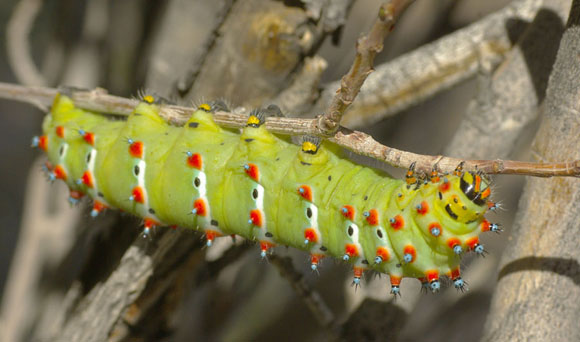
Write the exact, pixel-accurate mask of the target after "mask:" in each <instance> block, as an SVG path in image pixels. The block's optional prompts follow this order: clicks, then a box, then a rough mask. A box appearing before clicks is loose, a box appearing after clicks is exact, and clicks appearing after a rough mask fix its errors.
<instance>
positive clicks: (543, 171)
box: [0, 82, 580, 177]
mask: <svg viewBox="0 0 580 342" xmlns="http://www.w3.org/2000/svg"><path fill="white" fill-rule="evenodd" d="M57 93H58V90H57V89H54V88H43V87H26V86H21V85H15V84H9V83H2V82H0V98H6V99H10V100H16V101H22V102H28V103H32V104H35V105H37V106H39V107H41V108H49V107H50V104H51V103H52V101H53V99H54V97H55V96H56V94H57ZM71 97H72V99H73V101H74V102H75V104H76V105H77V106H78V107H79V108H82V109H85V110H91V111H95V112H100V113H107V114H116V115H129V114H131V112H132V111H133V108H135V106H136V105H137V104H138V100H136V99H127V98H123V97H119V96H113V95H108V94H107V93H106V91H105V90H104V89H101V88H97V89H95V90H92V91H73V92H72V94H71ZM194 111H195V108H190V107H183V106H175V105H161V106H160V110H159V114H160V115H161V116H162V117H163V118H164V119H166V120H167V121H168V122H169V123H171V124H175V125H183V124H184V123H185V122H186V121H187V120H188V119H189V117H190V116H191V114H192V113H193V112H194ZM214 121H215V122H216V123H217V124H219V125H221V126H224V127H229V128H243V127H245V126H246V117H245V116H243V115H239V114H233V113H228V112H216V113H215V114H214ZM265 125H266V128H267V129H268V130H269V131H270V132H272V133H276V134H284V135H318V136H324V133H323V132H321V130H320V128H319V126H318V125H317V119H297V118H276V117H269V118H267V119H266V123H265ZM329 140H330V141H331V142H333V143H335V144H337V145H339V146H342V147H344V148H346V149H348V150H351V151H353V152H354V153H357V154H360V155H363V156H367V157H371V158H374V159H377V160H380V161H384V162H386V163H388V164H390V165H392V166H395V167H400V168H408V167H409V166H410V165H411V164H412V163H415V164H416V167H415V170H417V171H418V172H423V173H428V172H430V171H431V169H432V168H433V167H436V168H437V170H438V171H440V172H444V173H445V172H452V171H453V170H454V169H455V168H456V167H457V165H459V163H461V162H464V163H465V165H464V168H465V170H477V171H481V172H483V173H486V174H513V175H526V176H536V177H553V176H571V177H580V160H574V161H568V162H557V163H533V162H521V161H513V160H501V159H497V160H463V159H460V158H450V157H445V156H431V155H423V154H417V153H412V152H406V151H401V150H398V149H396V148H392V147H388V146H385V145H381V144H380V143H378V142H377V141H376V140H374V139H373V138H372V137H371V136H370V135H368V134H365V133H362V132H358V131H352V130H349V129H348V128H344V127H339V131H338V132H336V134H335V135H334V136H333V137H331V138H329Z"/></svg>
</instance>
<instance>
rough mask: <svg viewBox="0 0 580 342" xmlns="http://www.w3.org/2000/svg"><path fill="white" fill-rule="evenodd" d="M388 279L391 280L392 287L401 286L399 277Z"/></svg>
mask: <svg viewBox="0 0 580 342" xmlns="http://www.w3.org/2000/svg"><path fill="white" fill-rule="evenodd" d="M389 278H390V280H391V285H392V286H399V285H401V277H397V276H394V275H392V276H390V277H389Z"/></svg>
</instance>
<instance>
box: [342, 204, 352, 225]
mask: <svg viewBox="0 0 580 342" xmlns="http://www.w3.org/2000/svg"><path fill="white" fill-rule="evenodd" d="M340 212H341V214H342V216H344V217H346V218H347V219H349V220H351V221H352V220H354V214H355V210H354V207H353V206H352V205H348V204H347V205H345V206H343V207H342V208H340Z"/></svg>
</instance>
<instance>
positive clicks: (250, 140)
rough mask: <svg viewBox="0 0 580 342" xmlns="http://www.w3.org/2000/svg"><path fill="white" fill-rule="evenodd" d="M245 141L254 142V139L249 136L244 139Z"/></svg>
mask: <svg viewBox="0 0 580 342" xmlns="http://www.w3.org/2000/svg"><path fill="white" fill-rule="evenodd" d="M244 141H245V142H252V141H254V139H252V138H248V139H244Z"/></svg>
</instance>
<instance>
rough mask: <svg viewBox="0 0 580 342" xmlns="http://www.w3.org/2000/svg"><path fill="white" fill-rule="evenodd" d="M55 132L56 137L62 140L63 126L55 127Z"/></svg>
mask: <svg viewBox="0 0 580 342" xmlns="http://www.w3.org/2000/svg"><path fill="white" fill-rule="evenodd" d="M55 131H56V135H57V136H58V137H59V138H64V127H63V126H56V128H55Z"/></svg>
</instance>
